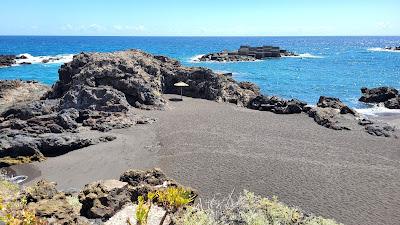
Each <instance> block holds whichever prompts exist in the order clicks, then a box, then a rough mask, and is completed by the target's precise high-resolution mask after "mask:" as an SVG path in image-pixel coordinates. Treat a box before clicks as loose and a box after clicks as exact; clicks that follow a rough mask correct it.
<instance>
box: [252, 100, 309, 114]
mask: <svg viewBox="0 0 400 225" xmlns="http://www.w3.org/2000/svg"><path fill="white" fill-rule="evenodd" d="M306 105H307V103H305V102H302V101H299V100H297V99H292V100H286V99H283V98H280V97H278V96H265V95H260V96H257V97H256V98H254V99H253V100H252V101H251V102H250V106H249V107H250V108H252V109H256V110H260V111H271V112H274V113H277V114H294V113H301V112H303V110H304V107H305V106H306Z"/></svg>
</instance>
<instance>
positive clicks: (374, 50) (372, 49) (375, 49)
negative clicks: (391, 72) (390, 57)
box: [367, 48, 400, 52]
mask: <svg viewBox="0 0 400 225" xmlns="http://www.w3.org/2000/svg"><path fill="white" fill-rule="evenodd" d="M367 50H368V51H372V52H400V51H399V50H393V49H386V48H368V49H367Z"/></svg>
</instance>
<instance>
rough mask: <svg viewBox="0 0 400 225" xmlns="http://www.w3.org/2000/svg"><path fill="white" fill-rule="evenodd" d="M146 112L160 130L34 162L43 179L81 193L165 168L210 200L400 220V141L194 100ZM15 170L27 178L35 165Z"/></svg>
mask: <svg viewBox="0 0 400 225" xmlns="http://www.w3.org/2000/svg"><path fill="white" fill-rule="evenodd" d="M170 97H175V96H173V95H167V98H170ZM140 113H141V114H144V115H148V116H153V117H155V118H157V122H156V123H153V124H150V125H138V126H135V127H132V128H128V129H122V130H113V131H111V134H113V135H115V136H117V140H115V141H112V142H108V143H102V144H98V145H95V146H90V147H86V148H83V149H79V150H76V151H73V152H70V153H68V154H65V155H62V156H59V157H55V158H48V159H47V160H46V161H44V162H35V163H32V164H30V166H32V167H34V168H35V170H39V171H40V172H41V175H40V176H39V177H36V179H34V180H38V179H40V178H46V179H48V180H51V181H56V182H57V183H58V185H59V188H61V189H64V190H66V189H70V188H74V189H80V188H81V187H82V186H83V185H84V184H86V183H88V182H90V181H95V180H99V179H109V178H115V177H118V176H119V174H121V173H122V172H123V171H125V170H126V169H130V168H137V169H141V168H151V167H159V168H161V169H162V170H164V171H165V172H166V174H168V175H169V176H171V177H172V178H173V179H176V180H177V181H179V182H181V183H183V184H185V185H189V186H191V187H193V188H196V189H197V190H198V191H199V192H200V196H201V198H202V200H203V201H204V200H208V199H211V198H214V197H215V198H226V197H227V196H228V195H229V194H230V193H231V192H232V191H235V193H238V192H240V191H242V190H243V189H248V190H250V191H254V192H255V193H257V194H262V195H265V196H272V195H276V196H278V197H279V198H280V200H282V201H284V202H286V203H288V204H289V205H294V206H298V207H300V208H302V209H303V210H305V211H309V212H313V213H315V214H318V215H321V216H325V217H331V218H334V219H336V220H337V221H338V222H342V223H345V224H354V225H355V224H371V225H372V224H393V221H399V220H400V214H399V213H398V208H399V200H400V188H399V187H400V150H399V149H400V139H395V138H383V137H374V136H371V135H369V134H367V133H365V132H363V131H335V130H331V129H327V128H325V127H322V126H319V125H318V124H316V123H315V122H314V121H313V119H312V118H309V117H308V116H307V115H305V114H293V115H277V114H273V113H270V112H260V111H256V110H249V109H245V108H241V107H237V106H235V105H232V104H225V103H216V102H212V101H207V100H201V99H192V98H186V97H185V98H184V101H183V102H172V101H171V102H169V105H168V107H167V109H166V110H151V111H143V110H141V111H140ZM86 135H89V136H90V135H91V136H96V135H100V134H99V133H98V132H88V133H86ZM12 168H13V169H14V170H15V171H16V172H17V173H19V171H21V169H20V168H25V170H24V171H25V172H26V165H25V166H13V167H12ZM21 172H22V171H21ZM30 183H32V181H31V182H30Z"/></svg>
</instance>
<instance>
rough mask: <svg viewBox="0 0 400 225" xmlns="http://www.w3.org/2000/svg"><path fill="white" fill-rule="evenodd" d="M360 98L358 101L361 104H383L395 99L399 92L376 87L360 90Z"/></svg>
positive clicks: (390, 88)
mask: <svg viewBox="0 0 400 225" xmlns="http://www.w3.org/2000/svg"><path fill="white" fill-rule="evenodd" d="M361 93H362V95H363V96H362V97H361V98H360V99H359V101H361V102H366V103H380V102H385V101H387V100H389V99H391V98H395V97H396V96H397V95H398V94H399V92H398V91H397V90H396V89H394V88H392V87H378V88H372V89H368V88H366V87H363V88H361Z"/></svg>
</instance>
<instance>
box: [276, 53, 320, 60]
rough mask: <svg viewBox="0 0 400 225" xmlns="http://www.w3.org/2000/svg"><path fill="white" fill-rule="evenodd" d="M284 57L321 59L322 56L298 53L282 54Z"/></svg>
mask: <svg viewBox="0 0 400 225" xmlns="http://www.w3.org/2000/svg"><path fill="white" fill-rule="evenodd" d="M282 57H284V58H302V59H304V58H311V59H322V58H324V57H323V56H318V55H313V54H311V53H303V54H299V55H290V56H282Z"/></svg>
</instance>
